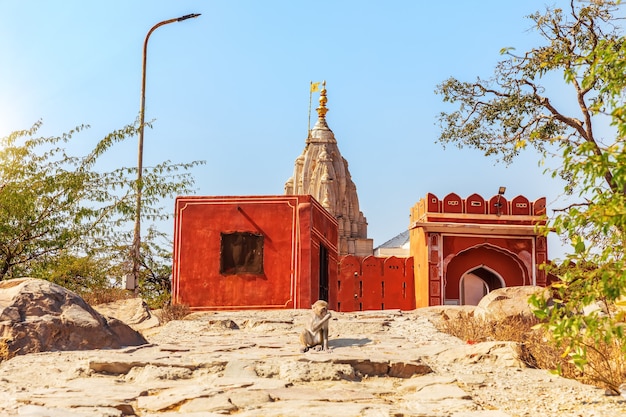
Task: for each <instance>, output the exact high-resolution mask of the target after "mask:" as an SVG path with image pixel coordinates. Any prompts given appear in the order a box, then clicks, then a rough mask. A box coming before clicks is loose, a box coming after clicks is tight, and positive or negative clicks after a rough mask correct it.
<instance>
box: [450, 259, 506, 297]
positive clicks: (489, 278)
mask: <svg viewBox="0 0 626 417" xmlns="http://www.w3.org/2000/svg"><path fill="white" fill-rule="evenodd" d="M504 287H506V283H505V282H504V279H503V278H502V276H500V274H498V273H497V272H495V271H493V270H492V269H491V268H489V267H486V266H484V265H481V266H479V267H476V268H473V269H471V270H469V271H467V272H466V273H464V274H463V276H461V280H460V281H459V295H460V304H462V305H478V303H479V302H480V300H481V299H482V298H483V297H484V296H485V295H487V294H489V293H490V292H491V291H493V290H496V289H498V288H504Z"/></svg>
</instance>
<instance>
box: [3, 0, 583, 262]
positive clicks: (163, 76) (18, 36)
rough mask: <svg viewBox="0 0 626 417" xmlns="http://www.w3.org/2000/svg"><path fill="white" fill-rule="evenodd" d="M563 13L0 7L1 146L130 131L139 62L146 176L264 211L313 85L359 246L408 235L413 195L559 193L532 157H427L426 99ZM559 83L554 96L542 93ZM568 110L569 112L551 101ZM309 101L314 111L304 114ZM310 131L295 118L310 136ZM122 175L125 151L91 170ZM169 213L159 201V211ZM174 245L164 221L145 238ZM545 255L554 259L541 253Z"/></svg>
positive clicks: (535, 39) (342, 5)
mask: <svg viewBox="0 0 626 417" xmlns="http://www.w3.org/2000/svg"><path fill="white" fill-rule="evenodd" d="M568 4H569V0H566V1H565V0H558V1H549V2H546V1H542V0H526V1H502V0H474V1H466V0H450V1H446V2H440V1H418V0H395V1H393V0H391V1H372V0H342V1H338V0H319V1H305V0H302V1H293V0H264V1H261V0H214V1H206V0H205V1H192V0H176V1H173V0H170V1H164V0H150V1H148V0H133V1H128V0H106V1H101V0H90V1H84V0H78V1H75V0H62V1H61V0H57V1H48V0H0V57H1V58H0V136H5V135H8V134H9V133H10V132H12V131H14V130H19V129H26V128H29V127H31V126H32V125H33V124H34V123H35V122H37V121H38V120H41V121H42V122H43V127H42V129H41V131H40V133H42V134H50V135H58V134H61V133H63V132H66V131H68V130H70V129H71V128H73V127H74V126H77V125H80V124H88V125H90V126H91V128H90V129H89V130H88V131H87V132H86V133H83V134H81V135H80V136H79V137H77V138H76V139H75V140H73V141H72V142H71V143H70V144H68V145H67V146H68V148H71V149H73V150H75V151H76V152H78V153H81V152H82V153H83V154H84V153H86V152H88V151H89V150H90V149H91V147H92V146H93V145H94V144H95V143H96V142H97V141H98V140H99V139H100V138H102V137H104V136H105V135H106V134H107V133H109V132H111V131H113V130H115V129H118V128H121V127H123V126H124V125H126V124H130V123H132V122H133V121H134V120H135V119H136V118H137V116H138V114H139V108H140V97H141V73H142V48H143V42H144V39H145V37H146V34H147V33H148V31H149V30H150V28H151V27H152V26H153V25H155V24H156V23H158V22H160V21H163V20H167V19H171V18H176V17H179V16H183V15H187V14H190V13H200V14H201V16H200V17H198V18H196V19H189V20H186V21H183V22H176V23H173V24H169V25H166V26H162V27H160V28H158V29H157V30H156V31H155V32H153V34H152V35H151V36H150V40H149V45H148V54H147V70H146V77H147V84H146V120H154V123H153V126H152V128H151V129H146V131H145V139H144V156H143V164H144V166H153V165H156V164H157V163H160V162H162V161H165V160H170V161H172V162H175V163H178V162H190V161H195V160H203V161H205V162H206V164H205V165H201V166H198V167H195V168H193V169H192V170H191V171H190V172H191V174H192V175H193V177H194V178H195V181H196V183H195V188H196V191H195V194H196V195H207V196H213V195H277V194H283V193H284V184H285V182H286V181H287V180H288V179H289V177H291V175H292V174H293V168H294V161H295V159H296V157H298V156H299V155H300V154H301V153H302V151H303V149H304V145H305V139H306V136H307V127H308V113H309V84H310V82H311V81H322V80H325V81H326V85H327V93H328V104H327V106H328V108H329V112H328V114H327V116H326V119H327V122H328V125H329V127H330V128H331V130H333V132H334V134H335V137H336V139H337V141H338V145H339V149H340V151H341V154H342V155H343V157H344V158H345V159H347V161H348V163H349V170H350V173H351V175H352V179H353V181H354V183H355V184H356V187H357V191H358V195H359V202H360V208H361V211H362V212H363V213H364V215H365V217H366V218H367V221H368V235H369V237H371V238H373V239H374V247H376V246H378V245H381V244H383V243H384V242H385V241H387V240H389V239H391V238H393V237H394V236H396V235H397V234H399V233H401V232H402V231H404V230H406V229H407V227H408V225H409V213H410V208H411V207H412V206H413V205H414V204H416V203H417V202H418V201H419V200H420V199H421V198H423V197H424V196H425V195H426V194H427V193H429V192H432V193H434V194H435V195H437V196H439V197H440V198H443V197H444V196H445V195H447V194H448V193H451V192H454V193H457V194H459V195H460V196H461V197H462V198H465V197H467V196H469V195H471V194H473V193H478V194H480V195H482V196H483V197H485V198H490V197H491V196H493V195H495V194H497V191H498V187H499V186H505V187H506V195H505V196H506V197H507V198H509V199H511V198H513V197H515V196H517V195H524V196H526V197H527V198H529V199H530V200H531V201H532V200H536V199H537V198H540V197H543V196H545V197H546V198H547V201H548V209H549V211H550V210H552V209H554V208H558V207H562V206H563V205H562V203H561V202H560V201H561V200H560V196H561V194H562V189H563V184H562V183H560V182H559V181H558V180H555V179H552V178H550V177H549V176H548V175H546V174H544V169H545V167H544V166H540V165H539V164H538V162H539V155H537V154H536V153H534V152H533V151H532V150H530V151H528V152H525V153H522V155H521V156H520V157H519V158H518V159H517V160H516V161H515V162H514V163H513V164H512V165H509V166H507V165H503V164H498V163H496V160H495V159H493V158H486V157H485V156H483V155H482V154H481V153H480V152H478V151H475V150H473V149H469V148H464V149H457V148H456V147H454V146H447V147H445V148H444V147H443V146H442V145H441V144H439V143H438V142H437V138H438V136H439V133H440V128H439V126H438V124H437V116H438V114H439V113H440V112H442V111H451V110H453V109H454V108H453V107H450V105H449V104H446V103H443V101H442V98H441V96H439V95H437V94H435V89H436V87H437V85H438V84H440V83H442V82H443V81H444V80H446V79H447V78H449V77H454V78H457V79H459V80H464V81H472V80H474V79H475V78H476V77H478V76H479V77H481V78H488V77H490V76H491V75H492V74H493V70H494V68H495V65H496V63H497V62H498V61H500V60H501V59H502V57H501V55H500V54H499V51H500V50H501V49H502V48H504V47H514V48H516V51H519V52H522V51H527V50H528V49H530V48H531V47H533V46H537V45H539V44H540V38H539V36H538V35H537V33H536V32H533V31H530V30H529V29H530V28H531V26H532V22H531V20H530V19H528V18H526V16H528V15H529V14H531V13H534V12H536V11H543V10H545V7H546V5H548V6H557V7H564V8H566V7H567V5H568ZM556 82H557V83H558V82H560V80H558V79H557V80H556ZM553 91H555V93H556V94H557V97H556V99H557V102H558V100H563V103H564V104H566V103H567V100H570V99H571V98H570V97H568V96H567V93H566V89H565V87H563V88H562V89H561V88H560V86H558V85H557V87H555V89H554V90H553ZM317 98H318V95H317V94H315V93H314V95H313V108H315V107H316V105H317ZM315 119H316V115H315V112H314V111H313V114H312V115H311V126H312V125H313V124H314V123H315ZM104 163H105V164H110V167H111V168H116V167H120V166H128V167H132V166H136V164H137V143H136V138H132V140H129V141H127V142H124V143H121V144H118V145H116V146H115V147H114V148H113V149H112V150H111V151H109V154H108V155H106V156H105V159H104ZM164 206H165V210H168V211H170V212H173V201H166V202H164ZM159 227H161V228H162V229H164V230H165V231H166V232H168V233H170V234H172V233H173V220H171V221H169V222H166V223H164V224H162V225H160V226H159ZM548 241H549V248H550V256H551V257H552V258H555V257H558V256H559V255H560V254H561V253H562V252H563V248H562V247H561V245H560V243H559V242H558V239H557V238H556V237H555V236H551V237H549V240H548Z"/></svg>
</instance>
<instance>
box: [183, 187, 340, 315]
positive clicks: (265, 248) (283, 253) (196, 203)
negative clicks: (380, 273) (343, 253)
mask: <svg viewBox="0 0 626 417" xmlns="http://www.w3.org/2000/svg"><path fill="white" fill-rule="evenodd" d="M337 230H338V227H337V220H336V219H335V218H334V217H333V216H332V215H330V214H329V213H328V212H327V211H326V210H325V209H324V208H323V207H322V206H321V205H320V204H319V203H318V202H317V201H316V200H315V199H314V198H312V197H311V196H308V195H280V196H245V197H240V196H238V197H178V198H177V199H176V203H175V226H174V263H173V273H172V301H173V303H174V304H186V305H188V306H189V307H190V308H191V309H192V310H224V309H274V308H277V309H278V308H280V309H284V308H309V307H310V306H311V304H312V303H314V302H315V301H316V300H318V299H328V297H329V294H328V292H329V283H330V282H335V281H336V277H337V265H338V259H337V253H338V250H337V242H338V234H337Z"/></svg>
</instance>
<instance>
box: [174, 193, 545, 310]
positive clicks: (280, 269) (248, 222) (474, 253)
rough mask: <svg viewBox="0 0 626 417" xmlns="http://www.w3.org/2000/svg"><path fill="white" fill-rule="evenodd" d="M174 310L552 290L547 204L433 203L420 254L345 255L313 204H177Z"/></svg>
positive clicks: (471, 297)
mask: <svg viewBox="0 0 626 417" xmlns="http://www.w3.org/2000/svg"><path fill="white" fill-rule="evenodd" d="M175 214H176V219H175V226H174V263H173V273H172V302H173V303H174V304H186V305H188V306H189V307H190V308H191V309H192V310H196V311H197V310H224V309H232V310H235V309H273V308H276V309H284V308H298V309H301V308H302V309H307V308H310V306H311V304H313V303H314V302H315V301H316V300H318V299H323V300H327V301H328V303H329V307H330V308H331V309H333V310H336V311H362V310H385V309H401V310H413V309H415V308H418V307H423V306H427V305H440V304H475V303H477V300H479V299H480V298H481V297H482V296H483V295H484V294H485V293H486V292H488V291H491V290H494V289H496V288H500V287H502V286H518V285H541V286H543V285H546V277H545V273H544V271H543V270H541V269H540V268H539V266H540V265H541V264H542V263H544V262H546V261H547V259H548V257H547V245H546V238H545V237H544V236H542V235H541V234H540V233H539V232H538V231H537V230H536V229H535V225H537V224H544V223H545V218H544V215H545V198H541V199H538V200H537V201H534V202H531V201H529V200H528V199H527V198H525V197H523V196H517V197H515V198H513V199H512V200H510V201H508V200H507V199H505V198H504V196H502V195H497V196H493V197H491V198H489V199H483V198H482V197H481V196H479V195H477V194H472V195H471V196H469V197H467V198H466V199H462V198H460V197H459V196H458V195H456V194H453V193H452V194H448V195H447V196H445V197H444V198H443V199H441V200H440V199H439V198H437V197H436V196H435V195H433V194H428V195H427V196H426V198H424V199H422V200H421V201H420V202H419V203H418V204H417V205H416V206H415V207H414V208H413V210H412V212H411V225H410V228H409V230H410V233H411V242H410V243H411V256H410V257H407V258H398V257H393V256H392V257H388V258H381V257H374V256H367V257H356V256H351V255H349V256H343V257H341V258H339V256H338V248H337V242H338V226H337V221H336V219H335V218H334V217H333V216H332V215H330V214H329V213H328V212H327V211H326V210H325V209H324V208H323V207H322V206H321V205H320V204H319V203H318V202H317V201H316V200H315V199H314V198H313V197H311V196H308V195H307V196H303V195H281V196H246V197H240V196H239V197H179V198H177V199H176V206H175Z"/></svg>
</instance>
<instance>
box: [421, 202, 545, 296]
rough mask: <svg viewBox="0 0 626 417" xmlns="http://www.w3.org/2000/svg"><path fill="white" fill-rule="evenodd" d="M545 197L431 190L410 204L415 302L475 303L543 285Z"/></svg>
mask: <svg viewBox="0 0 626 417" xmlns="http://www.w3.org/2000/svg"><path fill="white" fill-rule="evenodd" d="M541 224H545V198H540V199H538V200H537V201H535V202H532V203H531V202H529V201H528V199H526V198H525V197H523V196H518V197H515V198H514V199H513V200H511V201H507V200H506V199H505V198H504V197H503V195H502V194H498V195H497V196H494V197H492V198H491V199H489V200H484V199H483V198H482V197H480V196H479V195H477V194H472V195H471V196H470V197H468V198H467V199H462V198H460V197H459V196H458V195H456V194H453V193H452V194H448V195H447V196H446V197H444V199H443V200H440V199H439V198H438V197H436V196H435V195H433V194H428V195H427V196H426V198H424V199H422V200H420V202H419V203H418V204H417V205H416V206H414V207H413V209H412V210H411V225H410V235H411V238H410V239H411V256H413V258H414V260H415V267H414V270H415V298H416V306H417V307H422V306H428V305H441V304H474V305H475V304H477V303H478V301H479V300H480V299H481V298H482V297H483V296H484V295H486V294H487V293H489V292H490V291H493V290H494V289H497V288H502V287H509V286H519V285H545V281H546V279H545V273H544V272H543V271H542V270H540V268H539V265H541V264H542V263H545V262H546V261H547V256H548V254H547V247H546V238H545V236H543V235H542V234H541V232H540V231H538V230H537V228H536V226H537V225H541Z"/></svg>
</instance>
